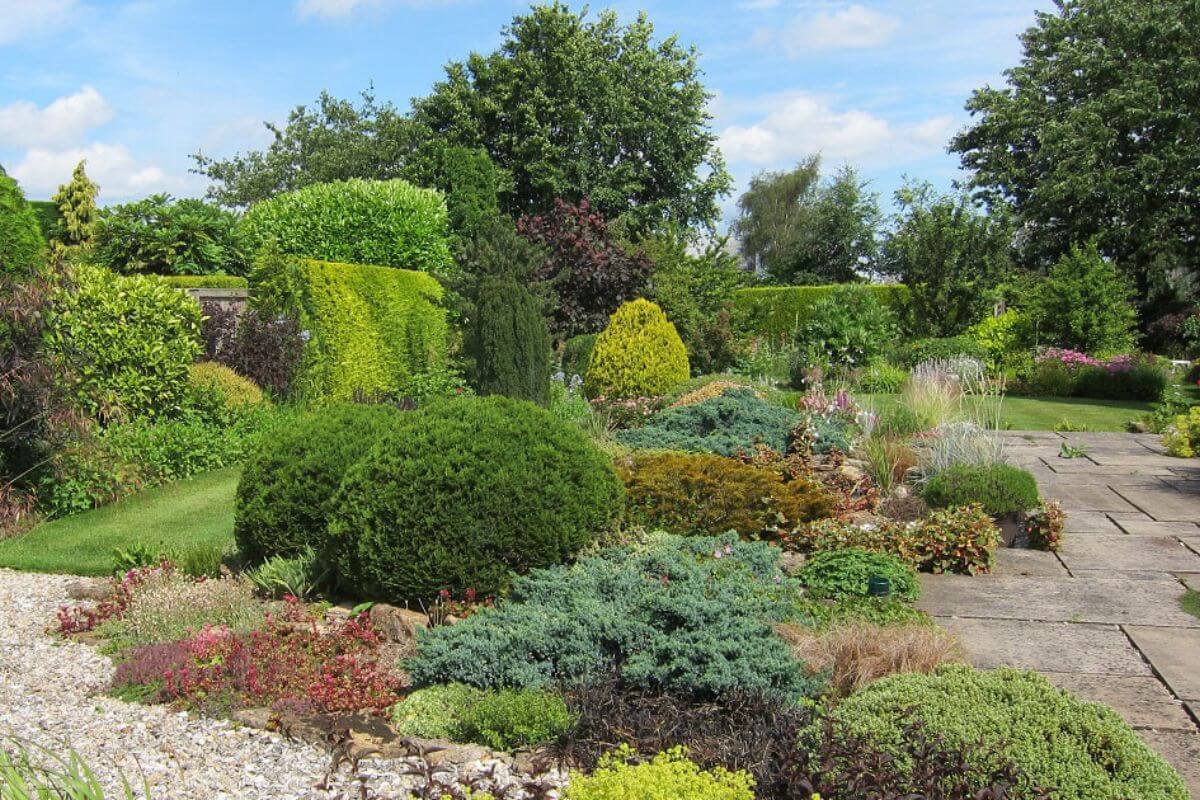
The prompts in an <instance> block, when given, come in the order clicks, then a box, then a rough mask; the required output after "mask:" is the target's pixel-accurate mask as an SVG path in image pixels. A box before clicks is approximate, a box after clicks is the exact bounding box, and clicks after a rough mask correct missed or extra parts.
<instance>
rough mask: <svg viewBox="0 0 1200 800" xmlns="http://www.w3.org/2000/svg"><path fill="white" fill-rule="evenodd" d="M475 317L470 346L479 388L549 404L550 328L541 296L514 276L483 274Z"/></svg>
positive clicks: (475, 377)
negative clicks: (540, 303)
mask: <svg viewBox="0 0 1200 800" xmlns="http://www.w3.org/2000/svg"><path fill="white" fill-rule="evenodd" d="M474 322H475V327H474V330H473V331H472V335H471V337H470V338H469V340H468V342H467V345H468V347H467V349H468V351H469V352H470V354H471V355H472V356H473V357H474V359H475V370H474V381H473V383H474V385H475V390H476V391H477V392H478V393H479V394H481V395H489V394H501V395H504V396H505V397H514V398H517V399H518V400H530V401H532V402H534V403H538V404H539V405H545V404H546V403H547V401H548V400H549V397H550V329H549V328H548V327H547V325H546V320H545V318H544V317H542V310H541V308H540V306H539V304H538V301H537V298H535V297H534V296H533V295H532V294H531V293H530V291H529V290H528V289H526V288H525V287H524V286H522V285H521V284H519V283H517V281H516V280H514V279H513V278H509V277H494V278H493V277H488V278H484V279H482V280H481V281H480V282H479V287H478V290H477V292H476V302H475V319H474Z"/></svg>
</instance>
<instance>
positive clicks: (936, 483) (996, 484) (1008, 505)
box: [922, 464, 1042, 517]
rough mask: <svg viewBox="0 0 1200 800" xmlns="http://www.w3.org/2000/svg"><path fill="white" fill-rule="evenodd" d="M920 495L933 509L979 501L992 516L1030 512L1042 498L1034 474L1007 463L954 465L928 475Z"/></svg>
mask: <svg viewBox="0 0 1200 800" xmlns="http://www.w3.org/2000/svg"><path fill="white" fill-rule="evenodd" d="M922 496H923V497H924V498H925V502H926V503H928V504H929V505H930V506H931V507H933V508H949V507H950V506H965V505H969V504H971V503H979V504H980V505H982V506H983V510H984V511H986V512H987V513H988V514H991V515H992V516H993V517H999V516H1002V515H1004V514H1013V513H1017V512H1025V511H1031V510H1033V509H1035V508H1037V506H1038V504H1039V503H1041V501H1042V500H1041V496H1040V495H1039V494H1038V487H1037V480H1036V479H1035V478H1034V477H1033V475H1032V474H1030V473H1029V471H1028V470H1024V469H1021V468H1020V467H1014V466H1012V465H1010V464H984V465H975V464H957V465H955V466H953V467H950V468H949V469H947V470H944V471H942V472H939V473H938V474H936V475H934V476H933V477H932V478H930V479H929V481H928V483H926V484H925V489H924V491H923V492H922Z"/></svg>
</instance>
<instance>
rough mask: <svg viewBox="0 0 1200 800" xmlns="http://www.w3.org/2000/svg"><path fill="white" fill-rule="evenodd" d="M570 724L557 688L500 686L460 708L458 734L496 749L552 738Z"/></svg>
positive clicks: (536, 743)
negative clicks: (510, 687) (509, 687)
mask: <svg viewBox="0 0 1200 800" xmlns="http://www.w3.org/2000/svg"><path fill="white" fill-rule="evenodd" d="M570 727H571V715H570V714H569V713H568V712H567V704H566V701H565V700H563V698H562V696H561V695H558V694H555V693H554V692H546V691H534V690H530V689H500V690H498V691H490V692H481V693H480V694H479V695H478V696H477V697H475V698H474V699H473V700H472V701H471V702H468V703H467V704H466V706H465V707H464V708H462V709H461V711H460V712H459V718H458V726H457V731H456V735H455V738H456V739H459V740H461V741H466V742H478V743H479V744H482V745H486V746H487V747H490V748H492V749H493V750H516V749H518V748H522V747H536V746H538V745H543V744H546V743H547V742H552V741H554V740H555V739H557V738H559V737H560V736H562V735H563V734H564V733H566V731H567V729H568V728H570Z"/></svg>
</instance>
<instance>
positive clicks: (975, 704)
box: [833, 666, 1189, 800]
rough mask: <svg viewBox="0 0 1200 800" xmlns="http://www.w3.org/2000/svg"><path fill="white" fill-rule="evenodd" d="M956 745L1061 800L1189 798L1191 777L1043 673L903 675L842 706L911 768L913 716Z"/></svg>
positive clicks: (956, 669) (949, 669) (899, 765)
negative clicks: (907, 720)
mask: <svg viewBox="0 0 1200 800" xmlns="http://www.w3.org/2000/svg"><path fill="white" fill-rule="evenodd" d="M910 711H911V712H912V713H915V715H916V716H917V718H919V719H920V720H922V721H923V723H924V725H925V729H926V731H927V732H928V733H930V734H933V735H941V736H944V737H945V738H946V740H947V741H948V742H949V743H951V744H958V745H967V744H972V743H980V744H982V745H984V748H981V749H978V750H975V751H973V753H972V754H971V755H970V756H969V758H970V759H971V761H970V762H969V763H970V764H971V766H975V765H976V763H975V762H976V761H977V760H978V761H982V762H983V764H982V765H983V766H992V765H993V762H994V763H999V761H1000V760H1001V759H1004V758H1007V759H1011V761H1012V762H1013V763H1015V764H1016V766H1017V768H1018V769H1019V770H1020V771H1021V779H1022V782H1021V784H1019V788H1020V789H1023V790H1028V789H1029V788H1030V787H1031V786H1034V785H1040V786H1045V787H1049V788H1051V789H1053V796H1054V797H1055V798H1056V799H1057V800H1151V798H1153V799H1154V800H1187V798H1188V796H1189V793H1188V790H1187V787H1186V786H1185V785H1184V782H1183V780H1182V779H1181V778H1180V777H1179V776H1178V775H1177V774H1176V773H1175V771H1174V770H1173V769H1171V767H1170V766H1169V765H1168V764H1167V763H1166V762H1165V761H1164V760H1163V759H1162V757H1161V756H1159V755H1158V754H1157V753H1155V752H1154V751H1153V750H1151V749H1150V748H1149V747H1148V746H1147V745H1146V744H1145V743H1143V742H1142V740H1141V739H1140V738H1139V737H1138V735H1137V734H1136V733H1135V732H1134V731H1133V730H1132V729H1131V728H1130V727H1129V726H1128V725H1127V724H1126V723H1125V722H1124V721H1123V720H1122V719H1121V717H1120V716H1119V715H1118V714H1117V712H1115V711H1113V710H1112V709H1111V708H1108V707H1107V706H1103V705H1100V704H1099V703H1089V702H1085V701H1082V700H1078V699H1076V698H1074V697H1072V696H1071V695H1069V694H1067V693H1066V692H1064V691H1062V690H1060V689H1057V688H1056V687H1055V686H1054V685H1053V684H1051V683H1050V682H1049V681H1048V680H1046V679H1045V678H1044V677H1042V676H1041V675H1038V674H1037V673H1035V672H1020V671H1017V670H1012V669H1007V668H1000V669H996V670H989V671H986V672H985V671H980V670H975V669H972V668H971V667H966V666H944V667H941V668H939V669H938V670H937V671H936V672H934V673H933V674H931V675H894V676H891V677H887V678H884V679H882V680H880V681H877V682H876V683H873V684H871V685H870V686H868V687H866V688H865V689H863V690H861V691H859V692H858V693H856V694H854V695H851V696H850V697H849V698H847V699H846V700H844V701H843V702H842V703H841V704H840V705H839V706H837V707H836V708H835V709H834V711H833V715H834V717H835V718H836V719H838V720H841V721H844V722H845V723H846V724H847V725H848V727H849V728H850V729H851V730H854V731H857V732H860V733H862V734H864V735H867V736H873V737H876V738H877V741H878V743H879V745H880V746H882V747H883V748H884V750H885V751H886V752H889V753H892V754H894V755H896V756H898V758H897V760H896V762H895V768H896V769H898V770H901V771H906V770H911V768H912V764H911V760H910V759H908V758H905V757H903V756H902V754H901V753H900V749H899V743H900V741H901V738H902V720H903V718H904V717H905V715H906V714H908V713H909V712H910Z"/></svg>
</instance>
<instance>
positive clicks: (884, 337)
mask: <svg viewBox="0 0 1200 800" xmlns="http://www.w3.org/2000/svg"><path fill="white" fill-rule="evenodd" d="M898 333H899V326H898V325H897V322H896V317H895V315H894V314H892V312H891V310H890V309H888V307H887V306H885V305H884V304H882V303H880V302H879V300H878V299H876V297H875V296H874V295H873V294H870V293H868V292H862V291H858V290H857V289H855V288H854V287H852V286H839V287H837V288H836V289H835V290H834V291H833V292H831V293H829V294H828V295H827V296H825V297H824V298H822V299H821V300H819V301H817V303H816V304H815V305H814V306H813V309H812V314H811V316H809V318H808V320H807V321H806V322H805V323H804V324H802V325H800V326H799V327H798V328H797V329H796V344H797V346H798V347H799V348H800V349H801V351H802V352H803V353H804V354H805V356H806V360H807V361H808V362H810V363H814V364H822V365H830V366H833V367H841V368H854V367H861V366H864V365H866V364H867V362H869V361H870V360H871V359H873V358H876V357H878V356H880V355H882V354H883V351H884V350H885V349H886V348H887V347H888V344H889V342H891V341H892V340H893V339H895V338H896V335H897V334H898Z"/></svg>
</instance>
